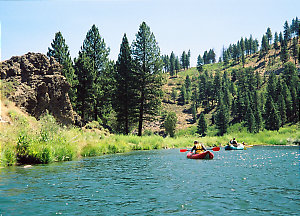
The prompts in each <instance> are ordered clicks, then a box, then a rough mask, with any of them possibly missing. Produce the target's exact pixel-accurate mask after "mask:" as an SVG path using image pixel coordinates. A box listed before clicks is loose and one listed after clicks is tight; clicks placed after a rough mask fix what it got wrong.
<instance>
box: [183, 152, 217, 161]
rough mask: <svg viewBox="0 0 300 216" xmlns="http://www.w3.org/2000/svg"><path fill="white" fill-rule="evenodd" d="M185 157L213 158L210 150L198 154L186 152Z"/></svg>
mask: <svg viewBox="0 0 300 216" xmlns="http://www.w3.org/2000/svg"><path fill="white" fill-rule="evenodd" d="M187 158H189V159H213V158H214V154H213V153H211V152H210V151H205V152H203V153H200V154H193V153H191V152H189V153H188V154H187Z"/></svg>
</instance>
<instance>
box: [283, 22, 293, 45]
mask: <svg viewBox="0 0 300 216" xmlns="http://www.w3.org/2000/svg"><path fill="white" fill-rule="evenodd" d="M283 28H284V31H283V34H284V40H285V41H286V42H288V41H289V40H290V39H291V29H290V26H289V24H288V21H285V23H284V26H283Z"/></svg>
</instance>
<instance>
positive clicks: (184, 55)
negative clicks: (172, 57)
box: [180, 51, 188, 70]
mask: <svg viewBox="0 0 300 216" xmlns="http://www.w3.org/2000/svg"><path fill="white" fill-rule="evenodd" d="M187 57H188V56H187V54H186V53H185V51H183V52H182V55H181V58H180V61H181V67H182V68H183V69H184V70H185V69H186V62H187Z"/></svg>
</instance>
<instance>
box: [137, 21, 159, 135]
mask: <svg viewBox="0 0 300 216" xmlns="http://www.w3.org/2000/svg"><path fill="white" fill-rule="evenodd" d="M132 55H133V60H134V72H135V73H136V76H137V80H136V83H137V84H138V85H139V86H138V88H137V90H138V95H139V98H138V100H137V101H136V103H137V105H138V107H139V119H138V122H139V125H138V136H142V128H143V122H144V120H146V119H151V117H153V116H154V115H155V114H156V113H157V111H158V108H159V107H160V103H161V95H162V78H161V69H162V62H161V58H160V49H159V47H158V45H157V42H156V40H155V36H154V34H153V33H152V32H151V31H150V27H149V26H147V25H146V23H145V22H143V23H142V24H141V25H140V27H139V31H138V33H137V34H136V40H135V41H134V42H133V44H132Z"/></svg>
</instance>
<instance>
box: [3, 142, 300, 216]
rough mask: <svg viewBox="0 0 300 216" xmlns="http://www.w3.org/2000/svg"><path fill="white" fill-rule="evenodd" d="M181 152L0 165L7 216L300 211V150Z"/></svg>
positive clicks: (252, 213) (272, 148) (286, 148)
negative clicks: (194, 155) (201, 155)
mask: <svg viewBox="0 0 300 216" xmlns="http://www.w3.org/2000/svg"><path fill="white" fill-rule="evenodd" d="M214 154H215V158H214V159H213V160H190V159H187V158H186V154H185V153H180V152H179V150H178V149H171V150H157V151H143V152H132V153H127V154H118V155H109V156H103V157H97V158H88V159H83V160H80V161H71V162H64V163H54V164H50V165H38V166H32V167H28V168H23V167H9V168H2V169H0V203H1V205H0V214H3V215H56V214H63V215H204V214H208V215H223V214H234V215H243V214H250V215H264V214H266V215H298V209H299V207H300V206H299V205H300V204H299V203H300V202H299V195H300V191H299V159H298V157H299V148H298V147H283V146H279V147H253V148H250V149H247V150H246V151H224V150H221V151H219V152H214Z"/></svg>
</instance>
